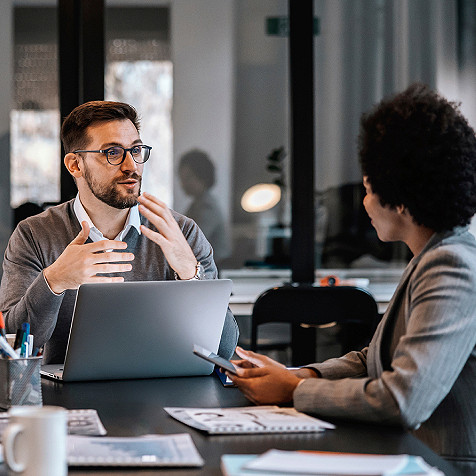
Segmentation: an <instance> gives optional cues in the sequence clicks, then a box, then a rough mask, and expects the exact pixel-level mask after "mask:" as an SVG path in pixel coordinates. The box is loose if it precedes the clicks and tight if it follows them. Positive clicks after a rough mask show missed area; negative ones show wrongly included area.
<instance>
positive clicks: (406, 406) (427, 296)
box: [294, 247, 476, 428]
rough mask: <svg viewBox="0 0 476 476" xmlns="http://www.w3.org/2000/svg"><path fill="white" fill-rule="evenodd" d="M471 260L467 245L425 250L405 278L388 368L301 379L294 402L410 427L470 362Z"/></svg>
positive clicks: (474, 334) (475, 297)
mask: <svg viewBox="0 0 476 476" xmlns="http://www.w3.org/2000/svg"><path fill="white" fill-rule="evenodd" d="M460 248H463V247H460ZM475 261H476V260H475V256H474V249H473V250H472V251H471V250H470V251H465V250H463V249H458V247H450V248H449V249H438V248H437V249H435V250H431V251H429V252H427V253H426V254H425V256H423V257H422V259H421V261H420V263H419V264H418V266H417V267H416V268H415V270H414V272H413V275H412V277H411V280H410V281H409V284H408V288H407V295H406V296H407V299H406V300H405V301H404V304H403V305H404V306H406V308H405V312H406V329H405V332H404V334H403V335H402V336H401V337H400V339H399V341H398V344H397V346H396V348H395V351H394V354H393V356H392V360H391V369H390V370H385V371H382V372H381V374H380V375H377V376H376V377H375V378H370V377H369V376H368V375H367V376H364V377H360V378H355V377H354V378H349V377H346V378H338V379H337V380H330V379H327V378H322V379H319V378H317V379H316V378H313V379H307V380H306V381H305V382H303V383H302V385H300V386H299V387H298V388H297V389H296V390H295V392H294V405H295V407H296V408H297V409H298V410H301V411H305V412H310V413H317V414H319V415H322V416H324V417H343V418H349V419H358V420H364V421H373V422H381V423H395V424H401V425H403V426H405V427H407V428H418V427H419V425H420V424H421V423H422V422H424V421H425V420H427V419H428V418H429V417H430V416H431V414H432V413H433V412H434V411H435V409H436V408H437V407H438V405H439V404H440V403H441V401H442V400H443V399H444V398H445V397H446V395H448V393H449V392H450V390H451V388H452V387H453V385H454V383H455V381H456V379H457V378H458V376H459V375H460V373H461V371H462V369H463V367H464V366H465V365H466V364H467V363H468V365H470V363H469V360H468V359H469V358H470V356H471V353H472V352H473V350H474V347H475V344H476V282H475V279H476V277H475V276H476V272H475V271H476V270H475V264H474V262H475ZM371 345H372V344H371ZM317 368H318V369H319V370H320V367H317ZM321 372H322V371H321ZM325 375H326V374H325V373H323V376H325ZM329 375H330V378H333V375H335V376H338V373H337V372H336V373H335V374H333V373H332V372H331V373H329ZM343 375H345V373H344V374H343Z"/></svg>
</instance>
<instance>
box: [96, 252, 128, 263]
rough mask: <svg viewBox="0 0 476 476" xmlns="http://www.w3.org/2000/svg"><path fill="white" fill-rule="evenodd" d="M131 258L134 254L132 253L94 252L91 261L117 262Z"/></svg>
mask: <svg viewBox="0 0 476 476" xmlns="http://www.w3.org/2000/svg"><path fill="white" fill-rule="evenodd" d="M133 260H134V255H133V254H132V253H119V252H117V251H111V252H110V253H94V254H93V260H92V263H93V264H99V263H117V262H119V261H133Z"/></svg>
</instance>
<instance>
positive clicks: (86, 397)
mask: <svg viewBox="0 0 476 476" xmlns="http://www.w3.org/2000/svg"><path fill="white" fill-rule="evenodd" d="M42 389H43V403H44V404H45V405H60V406H63V407H65V408H68V409H74V408H94V409H96V410H97V411H98V413H99V416H100V418H101V420H102V422H103V424H104V426H105V427H106V430H107V432H108V435H109V436H140V435H145V434H150V433H156V434H172V433H190V434H191V436H192V438H193V441H194V442H195V445H196V446H197V449H198V451H199V452H200V454H201V455H202V457H203V459H204V460H205V466H204V467H202V468H200V469H175V470H164V469H156V470H153V469H140V470H138V469H134V468H133V469H127V468H124V469H123V470H121V469H97V468H96V469H85V468H81V469H79V468H78V469H70V471H69V474H74V475H100V476H112V475H116V476H117V475H118V474H121V475H130V476H132V475H137V474H140V475H141V476H148V475H152V474H154V475H173V476H205V475H206V476H219V475H221V471H220V469H219V468H220V457H221V455H223V454H229V453H234V454H239V453H249V454H261V453H263V452H264V451H266V450H268V449H271V448H277V449H282V450H303V449H306V450H322V451H345V452H355V453H380V454H387V453H388V454H401V453H408V454H414V455H420V456H423V458H425V460H426V461H427V462H428V463H429V464H431V465H432V466H437V467H439V468H440V469H441V470H443V471H444V473H445V474H446V476H457V475H458V472H457V471H456V470H455V469H454V468H453V466H452V465H451V464H450V463H448V462H446V461H445V460H443V459H442V458H440V457H439V456H438V455H436V454H435V453H434V452H432V451H431V450H430V449H429V448H428V447H426V446H425V445H424V444H423V443H421V442H420V441H419V440H418V439H416V438H415V437H414V436H412V435H411V434H409V433H406V432H405V431H403V430H401V429H398V428H394V427H385V426H376V425H364V424H356V423H346V422H339V421H333V423H335V424H336V425H337V428H336V429H335V430H327V431H325V432H323V433H315V434H305V433H301V434H287V435H285V434H281V435H279V434H278V435H276V434H275V435H229V436H224V435H219V436H207V435H205V434H204V433H202V432H199V431H197V430H194V429H193V428H189V427H188V426H186V425H183V424H181V423H180V422H178V421H176V420H174V419H172V418H171V417H169V416H168V415H167V414H166V413H165V411H164V409H163V407H166V406H184V407H237V406H246V405H250V403H249V402H248V400H246V399H245V397H243V395H242V394H241V393H240V391H239V390H238V389H236V388H224V387H223V386H222V385H221V383H220V382H219V380H218V378H216V377H215V376H214V375H212V376H209V377H182V378H163V379H145V380H121V381H111V382H84V383H66V384H62V383H57V382H54V381H50V380H44V381H43V382H42ZM4 475H6V469H5V467H4V466H2V465H0V476H4Z"/></svg>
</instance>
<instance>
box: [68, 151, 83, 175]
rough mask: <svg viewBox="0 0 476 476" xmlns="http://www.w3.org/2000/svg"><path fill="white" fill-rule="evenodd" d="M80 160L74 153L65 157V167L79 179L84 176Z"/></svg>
mask: <svg viewBox="0 0 476 476" xmlns="http://www.w3.org/2000/svg"><path fill="white" fill-rule="evenodd" d="M79 160H80V155H78V154H73V153H72V152H70V153H69V154H66V155H65V156H64V165H65V166H66V168H67V169H68V172H69V173H70V174H71V175H72V176H73V177H74V178H79V177H81V176H82V175H83V173H82V172H81V168H80V164H79Z"/></svg>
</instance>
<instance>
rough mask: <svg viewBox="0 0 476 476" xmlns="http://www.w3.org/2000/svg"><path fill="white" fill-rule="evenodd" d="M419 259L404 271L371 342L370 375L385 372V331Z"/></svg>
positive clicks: (368, 365)
mask: <svg viewBox="0 0 476 476" xmlns="http://www.w3.org/2000/svg"><path fill="white" fill-rule="evenodd" d="M420 256H421V255H420ZM418 261H419V257H416V258H413V259H412V260H411V261H410V263H408V265H407V267H406V268H405V270H404V271H403V274H402V277H401V278H400V282H399V283H398V286H397V288H396V289H395V292H394V293H393V296H392V298H391V299H390V302H389V303H388V307H387V310H386V311H385V314H384V315H383V317H382V320H381V321H380V323H379V325H378V326H377V329H376V331H375V334H374V336H373V338H372V341H371V342H370V344H369V351H368V353H367V372H368V375H369V377H371V378H378V377H379V376H380V375H381V374H382V372H383V362H382V342H383V337H384V335H385V332H388V330H389V329H388V328H389V326H393V323H394V320H395V317H396V315H397V311H398V309H399V308H400V305H401V304H400V303H401V300H402V299H403V297H404V294H405V291H406V289H407V287H408V281H409V279H410V276H411V274H412V272H413V270H414V269H415V267H416V265H417V263H418Z"/></svg>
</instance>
